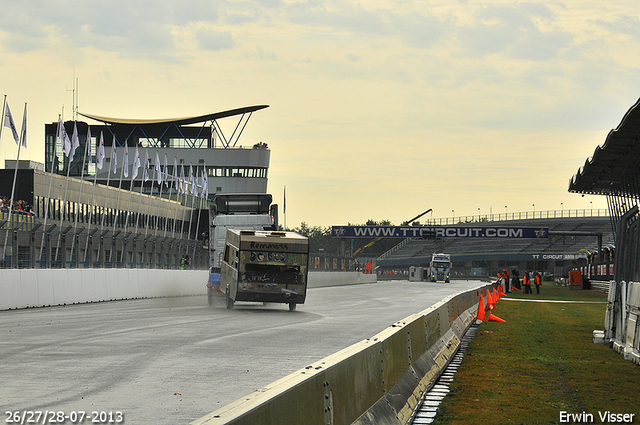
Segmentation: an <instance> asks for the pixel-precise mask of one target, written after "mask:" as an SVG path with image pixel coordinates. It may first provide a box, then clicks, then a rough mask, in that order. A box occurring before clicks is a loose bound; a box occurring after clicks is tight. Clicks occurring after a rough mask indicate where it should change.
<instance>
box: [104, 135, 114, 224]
mask: <svg viewBox="0 0 640 425" xmlns="http://www.w3.org/2000/svg"><path fill="white" fill-rule="evenodd" d="M112 136H113V137H112V142H111V161H109V169H108V170H107V187H106V188H105V190H104V209H103V211H102V219H101V220H100V233H102V231H103V230H104V220H105V218H106V216H107V214H106V212H107V200H108V199H109V198H108V196H107V195H108V194H109V193H108V192H109V180H110V178H111V167H112V166H113V164H112V162H113V161H114V160H115V161H116V162H118V160H117V159H116V147H115V145H116V136H115V135H112ZM115 172H116V171H115V170H113V173H114V174H115Z"/></svg>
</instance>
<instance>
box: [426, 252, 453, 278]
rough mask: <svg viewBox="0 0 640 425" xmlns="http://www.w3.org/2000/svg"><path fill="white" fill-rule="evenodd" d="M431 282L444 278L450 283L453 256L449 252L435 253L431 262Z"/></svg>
mask: <svg viewBox="0 0 640 425" xmlns="http://www.w3.org/2000/svg"><path fill="white" fill-rule="evenodd" d="M429 274H430V279H431V282H437V281H439V280H444V281H445V283H449V278H450V275H451V256H450V255H449V254H433V255H432V256H431V262H430V263H429Z"/></svg>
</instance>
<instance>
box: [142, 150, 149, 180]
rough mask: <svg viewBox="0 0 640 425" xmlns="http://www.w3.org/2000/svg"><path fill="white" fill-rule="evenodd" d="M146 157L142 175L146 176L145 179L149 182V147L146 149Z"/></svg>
mask: <svg viewBox="0 0 640 425" xmlns="http://www.w3.org/2000/svg"><path fill="white" fill-rule="evenodd" d="M145 152H146V153H145V158H144V168H143V169H142V171H143V173H142V175H143V176H144V181H146V182H148V181H149V167H150V164H149V149H145Z"/></svg>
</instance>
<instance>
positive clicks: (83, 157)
mask: <svg viewBox="0 0 640 425" xmlns="http://www.w3.org/2000/svg"><path fill="white" fill-rule="evenodd" d="M89 143H91V127H89V130H88V133H87V140H86V141H85V143H84V155H83V156H82V170H81V171H80V190H78V211H76V214H75V217H74V223H73V241H72V242H71V255H73V249H74V248H75V246H76V235H77V231H78V216H79V215H80V214H79V212H80V211H79V210H80V201H81V198H82V186H84V166H85V163H86V162H87V149H88V147H89ZM88 241H89V239H87V242H88ZM77 266H78V259H77V258H76V267H77Z"/></svg>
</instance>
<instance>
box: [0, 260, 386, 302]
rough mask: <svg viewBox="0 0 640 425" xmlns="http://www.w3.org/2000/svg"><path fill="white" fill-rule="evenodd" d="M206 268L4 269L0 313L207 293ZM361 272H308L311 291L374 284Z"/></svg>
mask: <svg viewBox="0 0 640 425" xmlns="http://www.w3.org/2000/svg"><path fill="white" fill-rule="evenodd" d="M208 280H209V271H208V270H158V269H4V270H0V310H9V309H17V308H29V307H46V306H53V305H66V304H77V303H87V302H100V301H112V300H124V299H135V298H154V297H175V296H189V295H205V294H206V289H207V288H206V284H207V282H208ZM375 282H376V275H364V274H362V273H357V272H346V273H342V272H335V273H323V272H313V273H309V287H311V288H314V287H323V286H338V285H353V284H360V283H375Z"/></svg>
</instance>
